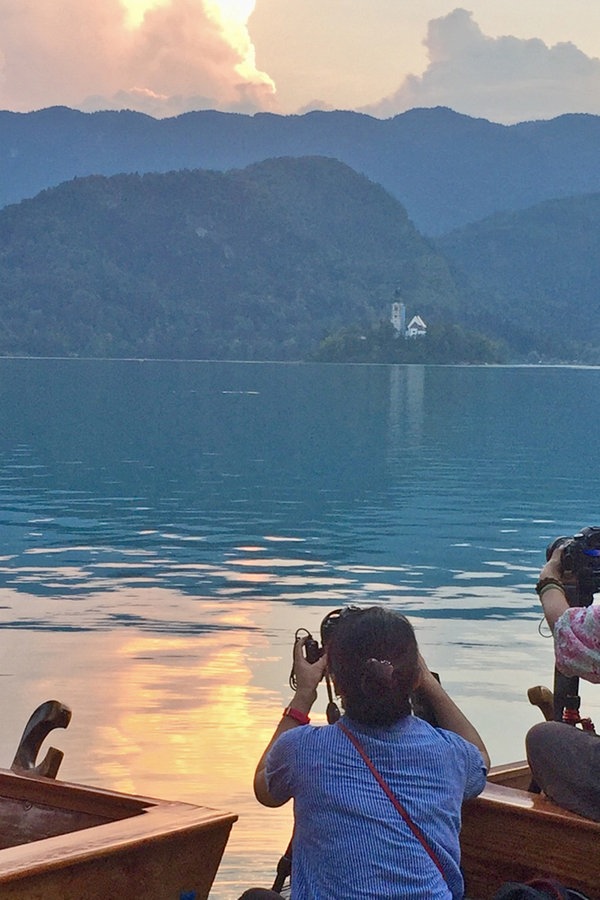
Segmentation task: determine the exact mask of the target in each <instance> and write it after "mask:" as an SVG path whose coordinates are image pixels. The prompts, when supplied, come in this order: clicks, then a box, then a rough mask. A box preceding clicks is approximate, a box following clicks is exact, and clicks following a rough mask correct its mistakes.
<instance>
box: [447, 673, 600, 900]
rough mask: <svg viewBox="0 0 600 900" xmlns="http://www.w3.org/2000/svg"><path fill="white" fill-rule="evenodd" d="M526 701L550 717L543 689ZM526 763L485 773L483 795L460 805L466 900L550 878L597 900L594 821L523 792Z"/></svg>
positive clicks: (598, 826)
mask: <svg viewBox="0 0 600 900" xmlns="http://www.w3.org/2000/svg"><path fill="white" fill-rule="evenodd" d="M528 694H529V699H530V702H532V703H534V704H535V705H537V706H539V707H540V709H542V712H543V713H544V715H545V718H547V719H551V718H553V699H552V698H553V695H552V692H551V691H550V690H549V689H548V688H540V687H536V688H531V689H530V690H529V692H528ZM530 784H531V772H530V770H529V767H528V765H527V763H526V762H521V763H514V764H512V765H508V766H496V767H493V768H492V769H491V770H490V773H489V775H488V780H487V784H486V787H485V788H484V790H483V793H482V794H480V796H479V797H476V798H475V799H474V800H469V801H467V802H466V803H465V804H464V806H463V824H462V831H461V848H462V866H463V871H464V875H465V886H466V891H467V897H468V898H469V900H491V898H492V897H493V896H494V893H495V892H496V891H497V890H498V888H499V887H500V885H501V884H503V883H504V882H506V881H516V882H522V881H528V880H529V879H531V878H536V877H538V878H539V877H546V878H549V877H551V878H555V879H556V880H557V881H559V882H560V883H562V884H564V885H567V886H568V887H570V888H574V889H575V890H579V891H581V892H582V893H583V894H585V895H586V896H587V897H589V898H591V900H600V853H599V852H598V851H599V848H600V823H598V822H592V821H591V820H589V819H584V818H583V817H582V816H578V815H576V814H575V813H571V812H568V811H567V810H564V809H562V808H561V807H559V806H557V805H556V804H555V803H553V802H552V801H551V800H548V799H547V798H546V797H545V796H543V795H542V794H539V793H533V792H531V791H530V790H529V787H530Z"/></svg>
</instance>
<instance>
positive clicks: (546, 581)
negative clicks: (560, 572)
mask: <svg viewBox="0 0 600 900" xmlns="http://www.w3.org/2000/svg"><path fill="white" fill-rule="evenodd" d="M548 588H557V589H558V590H559V591H562V592H563V594H565V596H566V593H565V586H564V584H563V583H562V581H559V580H558V578H540V580H539V581H538V583H537V584H536V586H535V591H536V594H537V595H538V597H540V598H541V596H542V594H543V593H544V591H545V590H547V589H548Z"/></svg>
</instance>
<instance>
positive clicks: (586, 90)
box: [364, 9, 600, 123]
mask: <svg viewBox="0 0 600 900" xmlns="http://www.w3.org/2000/svg"><path fill="white" fill-rule="evenodd" d="M424 44H425V47H426V48H427V52H428V59H429V63H428V66H427V68H426V70H425V72H424V73H423V74H422V75H408V76H407V77H406V78H405V79H404V81H403V82H402V84H401V86H400V88H399V89H398V90H397V91H396V92H395V93H393V94H391V95H390V96H388V97H386V98H384V99H383V100H381V101H380V102H378V103H375V104H372V105H370V106H368V107H365V108H364V111H365V112H368V113H370V114H371V115H374V116H380V117H388V116H393V115H396V114H397V113H400V112H404V111H405V110H407V109H412V108H413V107H431V106H449V107H451V108H452V109H454V110H457V111H458V112H462V113H466V114H467V115H471V116H483V117H485V118H487V119H491V120H493V121H497V122H506V123H508V122H516V121H523V120H528V119H548V118H552V117H554V116H557V115H560V114H562V113H564V112H567V111H569V112H588V113H595V114H598V113H600V60H599V59H596V58H592V57H589V56H586V54H585V53H583V52H582V51H581V50H579V49H578V48H577V47H576V46H575V45H574V44H573V43H570V42H563V43H557V44H555V45H554V46H552V47H549V46H548V45H547V44H545V43H544V42H543V41H541V40H539V39H536V38H534V39H528V40H524V39H519V38H516V37H513V36H506V37H496V38H493V37H488V36H486V35H485V34H483V32H482V31H481V29H480V28H479V26H478V25H477V23H476V22H475V21H474V20H473V17H472V14H471V13H470V12H468V11H467V10H465V9H455V10H454V11H453V12H451V13H449V14H448V15H447V16H443V17H441V18H438V19H433V20H431V21H430V22H429V27H428V31H427V37H426V39H425V41H424Z"/></svg>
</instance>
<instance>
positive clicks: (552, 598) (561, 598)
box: [536, 547, 569, 633]
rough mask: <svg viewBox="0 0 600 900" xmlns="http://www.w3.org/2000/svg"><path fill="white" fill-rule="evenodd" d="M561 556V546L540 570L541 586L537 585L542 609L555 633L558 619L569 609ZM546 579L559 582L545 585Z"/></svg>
mask: <svg viewBox="0 0 600 900" xmlns="http://www.w3.org/2000/svg"><path fill="white" fill-rule="evenodd" d="M561 558H562V549H561V547H557V548H556V550H555V551H554V553H553V554H552V556H551V557H550V559H549V560H548V562H547V563H546V565H545V566H544V568H543V569H542V571H541V572H540V580H539V581H538V585H540V587H536V590H537V592H538V596H539V598H540V603H541V604H542V609H543V610H544V616H545V619H546V622H547V623H548V626H549V628H550V631H552V632H553V633H554V626H555V625H556V620H557V619H559V618H560V617H561V616H562V614H563V613H564V612H566V610H567V609H569V604H568V601H567V595H566V594H565V591H564V588H562V587H561V585H562V583H563V581H562V569H561V565H560V561H561ZM545 579H552V580H553V581H556V582H558V584H552V583H549V584H546V585H544V581H545Z"/></svg>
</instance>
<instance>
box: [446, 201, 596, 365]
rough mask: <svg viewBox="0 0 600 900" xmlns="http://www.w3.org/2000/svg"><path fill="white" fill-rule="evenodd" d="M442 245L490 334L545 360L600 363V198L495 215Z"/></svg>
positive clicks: (461, 230) (537, 206) (545, 205)
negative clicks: (532, 352)
mask: <svg viewBox="0 0 600 900" xmlns="http://www.w3.org/2000/svg"><path fill="white" fill-rule="evenodd" d="M437 246H438V247H439V248H440V249H441V250H442V251H443V252H444V254H446V255H447V257H448V258H449V259H450V260H452V262H453V263H454V265H455V266H456V269H457V270H460V272H462V273H464V274H465V281H466V282H468V283H469V284H470V287H469V291H470V292H471V294H472V300H471V302H470V303H469V306H470V307H471V308H472V307H473V305H476V306H477V307H478V308H479V309H480V310H481V313H482V315H481V319H480V321H479V325H480V327H482V328H483V329H484V330H485V331H487V332H488V333H492V334H495V335H496V336H498V335H501V336H503V337H505V338H506V339H508V340H509V342H510V343H511V345H512V346H513V347H514V348H515V349H516V350H521V351H526V350H527V349H528V348H532V347H535V348H536V349H537V350H538V351H540V352H541V353H542V354H543V355H544V357H545V358H550V359H556V360H565V359H566V360H568V359H578V360H580V361H584V362H585V361H587V362H590V363H594V364H597V363H598V362H599V361H600V193H596V194H591V195H588V196H586V197H574V198H571V199H567V200H554V201H548V202H545V203H541V204H538V205H536V206H534V207H532V208H530V209H528V210H524V211H523V212H519V213H510V214H502V215H496V216H493V217H491V218H489V219H486V220H484V221H482V222H478V223H476V224H474V225H469V226H467V227H465V228H464V229H460V230H458V231H455V232H452V233H451V234H448V235H446V236H445V237H443V238H442V239H440V240H439V241H438V242H437ZM458 277H460V276H458Z"/></svg>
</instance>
